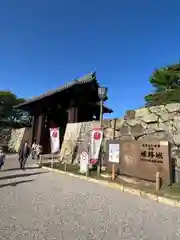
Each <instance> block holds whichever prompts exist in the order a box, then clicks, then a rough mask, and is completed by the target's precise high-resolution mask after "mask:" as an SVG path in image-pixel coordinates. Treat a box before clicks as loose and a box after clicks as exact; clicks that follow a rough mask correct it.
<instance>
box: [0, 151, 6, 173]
mask: <svg viewBox="0 0 180 240" xmlns="http://www.w3.org/2000/svg"><path fill="white" fill-rule="evenodd" d="M5 156H6V155H5V153H4V152H3V149H2V147H0V170H1V168H2V166H3V165H4V161H5Z"/></svg>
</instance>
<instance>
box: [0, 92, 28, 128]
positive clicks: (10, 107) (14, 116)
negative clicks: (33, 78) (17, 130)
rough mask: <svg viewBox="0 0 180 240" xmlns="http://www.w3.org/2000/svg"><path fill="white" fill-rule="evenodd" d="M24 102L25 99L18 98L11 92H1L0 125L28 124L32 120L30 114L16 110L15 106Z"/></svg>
mask: <svg viewBox="0 0 180 240" xmlns="http://www.w3.org/2000/svg"><path fill="white" fill-rule="evenodd" d="M24 101H25V99H23V98H18V97H17V96H16V95H15V94H14V93H12V92H11V91H0V124H3V123H4V124H6V125H14V124H15V123H16V125H17V124H21V123H25V124H26V123H28V122H29V120H30V118H29V114H28V113H26V112H23V111H21V110H19V109H15V108H14V106H15V105H17V104H19V103H22V102H24Z"/></svg>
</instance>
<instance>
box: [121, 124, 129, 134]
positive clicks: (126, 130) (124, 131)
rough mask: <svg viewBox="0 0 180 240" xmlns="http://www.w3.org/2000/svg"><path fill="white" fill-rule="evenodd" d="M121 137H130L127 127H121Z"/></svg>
mask: <svg viewBox="0 0 180 240" xmlns="http://www.w3.org/2000/svg"><path fill="white" fill-rule="evenodd" d="M120 133H121V136H127V135H130V134H131V133H130V128H129V127H128V126H125V125H123V126H122V127H121V129H120Z"/></svg>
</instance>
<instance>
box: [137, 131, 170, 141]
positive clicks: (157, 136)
mask: <svg viewBox="0 0 180 240" xmlns="http://www.w3.org/2000/svg"><path fill="white" fill-rule="evenodd" d="M138 140H147V141H153V140H162V141H170V140H172V139H171V137H170V135H169V134H168V133H167V132H165V131H164V132H153V133H150V134H146V135H144V136H142V137H140V138H139V139H138Z"/></svg>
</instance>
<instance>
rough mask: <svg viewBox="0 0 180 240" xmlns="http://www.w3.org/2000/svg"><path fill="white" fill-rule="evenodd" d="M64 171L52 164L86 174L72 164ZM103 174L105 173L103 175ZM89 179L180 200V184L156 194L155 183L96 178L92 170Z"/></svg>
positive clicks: (165, 188)
mask: <svg viewBox="0 0 180 240" xmlns="http://www.w3.org/2000/svg"><path fill="white" fill-rule="evenodd" d="M42 166H45V167H50V168H51V163H44V164H43V165H42ZM66 167H67V168H66V170H65V164H62V163H59V162H58V163H54V165H53V168H54V169H58V170H61V171H67V172H70V173H73V174H76V175H81V176H85V175H86V174H83V173H80V172H79V166H77V165H74V164H67V165H66ZM104 174H105V173H104ZM89 177H90V178H95V179H99V180H104V181H108V182H115V183H117V184H121V185H123V186H124V187H130V188H134V189H140V190H141V191H144V192H146V193H151V194H156V195H158V196H164V197H167V198H170V199H175V200H180V184H172V186H165V185H164V186H162V188H161V189H160V190H159V192H156V189H155V183H149V184H146V183H145V181H140V180H139V181H138V182H136V183H132V182H131V183H129V182H126V181H123V180H122V179H117V178H116V179H115V180H111V178H110V177H109V178H105V177H102V176H100V177H98V176H97V171H96V169H92V170H90V171H89Z"/></svg>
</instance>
